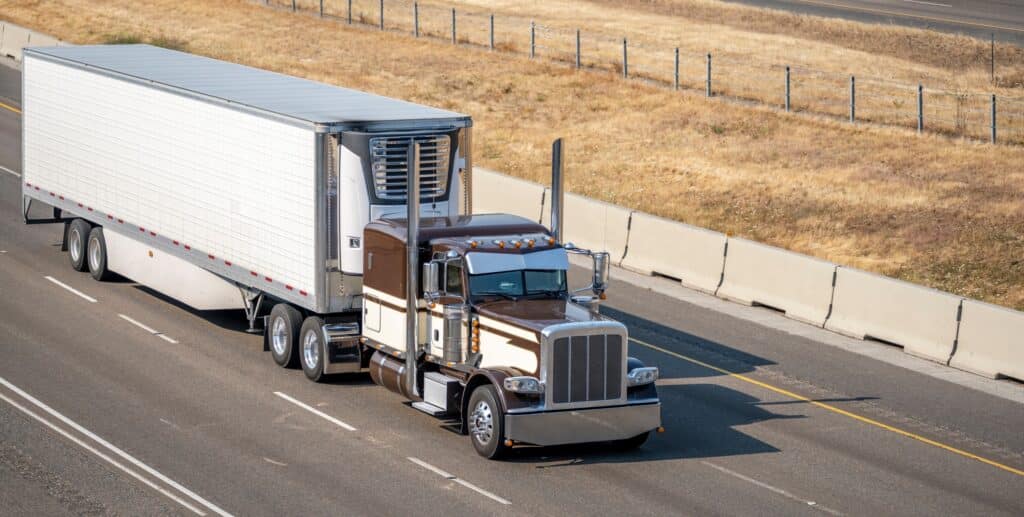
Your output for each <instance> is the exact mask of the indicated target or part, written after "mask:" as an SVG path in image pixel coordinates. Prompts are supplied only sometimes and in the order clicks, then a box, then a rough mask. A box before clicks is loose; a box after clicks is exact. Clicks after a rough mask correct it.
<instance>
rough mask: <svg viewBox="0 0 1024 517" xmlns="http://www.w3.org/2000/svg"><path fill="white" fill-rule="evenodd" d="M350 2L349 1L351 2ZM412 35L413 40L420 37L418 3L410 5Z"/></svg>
mask: <svg viewBox="0 0 1024 517" xmlns="http://www.w3.org/2000/svg"><path fill="white" fill-rule="evenodd" d="M351 1H352V0H349V2H351ZM412 35H413V37H414V38H418V37H420V3H419V2H413V3H412Z"/></svg>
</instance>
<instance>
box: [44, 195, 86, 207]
mask: <svg viewBox="0 0 1024 517" xmlns="http://www.w3.org/2000/svg"><path fill="white" fill-rule="evenodd" d="M50 195H51V196H52V195H53V194H50ZM78 208H82V204H81V203H79V204H78Z"/></svg>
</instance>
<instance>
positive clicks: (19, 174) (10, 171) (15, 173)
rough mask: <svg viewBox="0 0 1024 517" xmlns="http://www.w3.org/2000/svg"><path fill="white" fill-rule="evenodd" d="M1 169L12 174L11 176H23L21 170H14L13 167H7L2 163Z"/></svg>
mask: <svg viewBox="0 0 1024 517" xmlns="http://www.w3.org/2000/svg"><path fill="white" fill-rule="evenodd" d="M0 171H4V172H6V173H7V174H10V175H11V176H16V177H18V178H20V177H21V173H20V172H16V171H12V170H11V169H8V168H7V167H4V166H3V165H0Z"/></svg>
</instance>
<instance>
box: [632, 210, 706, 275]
mask: <svg viewBox="0 0 1024 517" xmlns="http://www.w3.org/2000/svg"><path fill="white" fill-rule="evenodd" d="M725 242H726V236H725V235H724V234H721V233H718V232H713V231H711V230H705V229H704V228H698V227H696V226H690V225H688V224H683V223H678V222H675V221H670V220H668V219H662V218H661V217H655V216H653V215H650V214H645V213H642V212H633V219H632V222H631V223H630V229H629V249H628V251H627V252H626V257H625V259H623V260H622V264H621V265H622V267H624V268H626V269H630V270H633V271H636V272H639V273H643V274H646V275H651V274H660V275H664V276H669V277H672V278H678V279H679V280H680V281H681V282H682V284H683V285H685V286H687V287H691V288H694V289H697V290H700V291H704V292H706V293H712V294H713V293H714V292H715V290H716V289H718V285H719V283H720V282H721V280H722V265H723V261H724V260H725Z"/></svg>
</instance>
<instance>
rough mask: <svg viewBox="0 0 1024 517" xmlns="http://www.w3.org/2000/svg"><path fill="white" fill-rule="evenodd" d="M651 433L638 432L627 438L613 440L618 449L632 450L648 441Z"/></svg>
mask: <svg viewBox="0 0 1024 517" xmlns="http://www.w3.org/2000/svg"><path fill="white" fill-rule="evenodd" d="M650 435H651V432H650V431H647V432H646V433H642V434H638V435H636V436H634V437H632V438H626V439H625V440H618V441H615V442H613V444H614V445H615V448H616V449H619V450H620V451H631V450H634V449H639V448H640V446H641V445H643V444H644V443H646V442H647V437H648V436H650Z"/></svg>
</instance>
